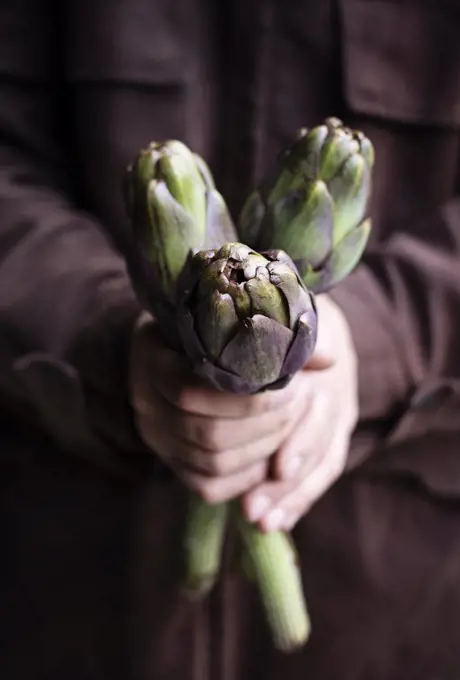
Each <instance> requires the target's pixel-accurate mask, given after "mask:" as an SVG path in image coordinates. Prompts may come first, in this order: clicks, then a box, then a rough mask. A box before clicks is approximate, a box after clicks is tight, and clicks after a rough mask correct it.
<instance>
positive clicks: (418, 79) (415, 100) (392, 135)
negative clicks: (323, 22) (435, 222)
mask: <svg viewBox="0 0 460 680" xmlns="http://www.w3.org/2000/svg"><path fill="white" fill-rule="evenodd" d="M339 8H340V26H341V43H342V88H343V96H344V99H345V105H346V108H347V113H346V116H345V117H346V118H347V119H348V120H349V123H350V125H352V126H356V127H358V128H361V129H363V130H364V131H365V132H366V133H367V134H368V135H369V136H370V138H371V139H372V141H373V142H374V144H375V147H376V159H377V162H376V166H375V173H374V175H375V181H374V192H373V199H372V214H373V217H374V227H375V229H374V230H373V240H374V241H378V240H381V239H385V238H387V237H388V236H389V235H391V233H392V232H393V231H394V230H395V226H396V227H397V228H400V229H402V230H409V231H410V230H413V229H415V230H416V229H417V225H418V224H420V223H421V222H422V221H423V220H424V219H425V218H426V215H427V214H430V213H432V212H433V210H435V209H437V208H438V206H439V205H441V204H443V203H445V202H446V201H448V200H449V199H451V198H452V196H453V195H455V194H456V193H458V190H459V180H458V169H459V168H458V166H459V163H458V158H459V151H460V147H459V132H460V41H459V39H458V36H459V34H460V4H458V3H457V2H455V1H454V0H452V2H449V1H448V0H439V1H438V2H436V1H435V0H340V3H339Z"/></svg>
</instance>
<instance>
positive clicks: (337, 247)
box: [238, 118, 374, 293]
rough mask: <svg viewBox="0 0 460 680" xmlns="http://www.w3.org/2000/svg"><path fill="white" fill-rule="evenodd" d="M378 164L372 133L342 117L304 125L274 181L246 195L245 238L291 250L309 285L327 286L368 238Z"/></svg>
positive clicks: (348, 266)
mask: <svg viewBox="0 0 460 680" xmlns="http://www.w3.org/2000/svg"><path fill="white" fill-rule="evenodd" d="M373 165H374V149H373V146H372V144H371V142H370V141H369V139H367V137H366V136H365V135H364V134H363V133H362V132H356V131H352V130H350V129H349V128H347V127H345V126H344V125H343V123H342V121H340V120H339V119H338V118H328V119H326V121H325V122H324V124H322V125H319V126H317V127H314V128H312V129H311V130H307V129H302V130H300V131H299V133H298V135H297V139H296V141H295V142H294V144H293V145H292V146H291V148H290V149H289V150H288V151H287V152H286V154H285V155H284V157H283V158H282V160H281V169H280V170H279V171H278V176H277V178H276V179H275V181H274V182H270V181H269V180H266V181H265V182H264V183H263V185H262V187H261V188H260V189H259V190H258V191H255V192H253V193H252V194H251V195H250V196H249V198H248V200H247V201H246V203H245V205H244V207H243V210H242V212H241V215H240V219H239V225H238V226H239V236H240V238H242V240H243V241H245V242H246V243H248V244H249V245H250V246H251V247H253V248H255V249H256V250H259V251H260V250H266V249H269V248H279V249H281V250H284V251H286V253H288V254H289V255H290V257H291V258H292V259H293V260H294V263H295V265H296V266H297V268H298V270H299V273H300V275H301V277H302V279H303V281H304V283H305V284H306V286H307V287H308V288H309V289H310V290H312V291H313V292H315V293H321V292H324V291H326V290H328V289H329V288H331V287H332V286H334V285H336V284H337V283H339V282H340V281H341V280H342V279H344V278H345V277H346V276H347V275H348V274H349V273H350V272H351V271H352V270H353V269H354V268H355V266H356V265H357V263H358V261H359V260H360V258H361V256H362V254H363V251H364V248H365V246H366V243H367V241H368V238H369V234H370V229H371V222H370V219H368V218H367V209H368V203H369V199H370V194H371V175H372V168H373Z"/></svg>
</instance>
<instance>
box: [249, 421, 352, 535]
mask: <svg viewBox="0 0 460 680" xmlns="http://www.w3.org/2000/svg"><path fill="white" fill-rule="evenodd" d="M348 447H349V437H348V436H347V435H346V434H345V433H344V432H343V431H341V432H340V433H338V434H337V436H336V438H335V439H334V440H333V442H332V443H331V446H330V449H329V450H328V451H327V452H325V454H324V455H323V456H322V457H321V458H320V460H319V462H318V464H317V465H316V466H315V467H314V468H313V469H312V470H310V472H309V474H306V475H305V476H303V475H302V477H301V478H300V481H297V482H295V481H291V482H266V483H262V484H261V486H260V487H259V489H258V490H259V491H260V492H261V493H262V494H263V497H264V498H267V499H269V503H268V505H267V506H266V508H265V510H264V512H263V513H262V514H261V515H260V519H259V526H260V528H261V530H262V531H273V530H277V529H283V530H285V531H289V530H290V529H291V528H292V527H293V526H294V525H295V524H296V523H297V521H298V520H299V519H300V517H302V516H303V515H305V513H306V512H308V510H310V508H311V507H312V505H313V504H314V503H315V502H316V501H317V500H319V498H321V497H322V496H323V495H324V493H325V492H326V491H328V489H329V488H330V487H331V486H332V485H333V484H334V482H335V481H336V480H337V479H338V478H339V477H340V475H341V474H342V472H343V469H344V467H345V463H346V459H347V455H348Z"/></svg>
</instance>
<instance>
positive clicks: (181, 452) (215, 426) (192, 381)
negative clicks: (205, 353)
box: [131, 314, 304, 503]
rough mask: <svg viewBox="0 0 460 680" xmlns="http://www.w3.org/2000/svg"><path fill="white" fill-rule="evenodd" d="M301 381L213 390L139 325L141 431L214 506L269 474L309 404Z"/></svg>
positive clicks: (135, 385) (143, 321)
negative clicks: (250, 389)
mask: <svg viewBox="0 0 460 680" xmlns="http://www.w3.org/2000/svg"><path fill="white" fill-rule="evenodd" d="M295 397H296V380H295V379H294V380H292V381H291V383H290V384H289V385H288V386H287V387H286V388H284V389H282V390H277V391H272V392H264V393H263V394H258V395H250V396H242V395H235V394H230V393H228V392H220V391H218V390H216V389H213V388H210V387H208V386H206V385H205V384H204V383H203V382H202V381H200V380H199V379H198V378H197V377H196V376H194V375H193V374H192V373H191V371H190V370H189V369H188V368H187V366H186V364H185V361H184V360H183V359H182V358H181V357H179V356H178V355H177V354H176V353H174V352H172V351H171V350H169V349H168V348H167V347H165V345H164V343H163V342H162V340H161V338H160V335H159V332H158V330H157V328H156V327H155V323H154V321H153V319H152V318H151V317H150V316H149V315H148V314H144V315H142V317H141V318H140V319H139V322H138V324H137V326H136V329H135V332H134V338H133V344H132V353H131V402H132V406H133V408H134V413H135V419H136V423H137V427H138V430H139V433H140V435H141V437H142V439H143V441H144V442H145V443H146V444H147V446H148V447H149V448H150V449H151V450H152V452H154V453H156V454H157V455H158V456H159V457H160V458H161V459H162V460H163V461H164V462H165V463H166V464H167V465H168V466H169V467H171V468H172V469H173V470H174V471H175V472H176V474H177V475H178V477H179V478H180V479H181V480H182V481H183V482H184V483H185V484H186V485H187V486H188V487H189V488H191V489H193V490H194V491H196V492H197V493H198V494H199V495H200V496H202V498H203V499H204V500H206V501H207V502H209V503H217V502H221V501H225V500H229V499H231V498H235V497H237V496H240V495H241V494H242V493H244V492H246V491H248V490H249V489H251V488H252V487H254V486H255V485H256V484H259V483H260V482H262V480H263V479H265V478H266V476H267V469H268V468H267V466H268V459H269V458H270V456H271V455H272V454H273V453H274V452H275V451H276V450H277V449H278V448H279V446H280V445H281V443H282V442H283V441H284V439H285V438H286V434H287V432H289V431H290V429H291V428H292V423H293V421H295V420H296V419H298V417H299V415H300V414H301V413H302V411H303V408H304V404H303V403H302V401H301V400H299V399H297V400H296V399H295Z"/></svg>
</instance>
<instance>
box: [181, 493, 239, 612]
mask: <svg viewBox="0 0 460 680" xmlns="http://www.w3.org/2000/svg"><path fill="white" fill-rule="evenodd" d="M227 515H228V506H227V504H226V503H220V504H218V505H208V504H207V503H205V502H204V501H203V500H201V498H199V497H198V496H196V495H195V494H191V497H190V507H189V510H188V514H187V524H186V529H185V583H184V590H185V593H186V594H187V596H188V597H189V598H190V599H200V598H202V597H204V596H205V595H206V594H207V593H208V592H209V591H210V590H211V589H212V587H213V586H214V584H215V582H216V580H217V577H218V575H219V569H220V563H221V557H222V548H223V543H224V538H225V528H226V524H227Z"/></svg>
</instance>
